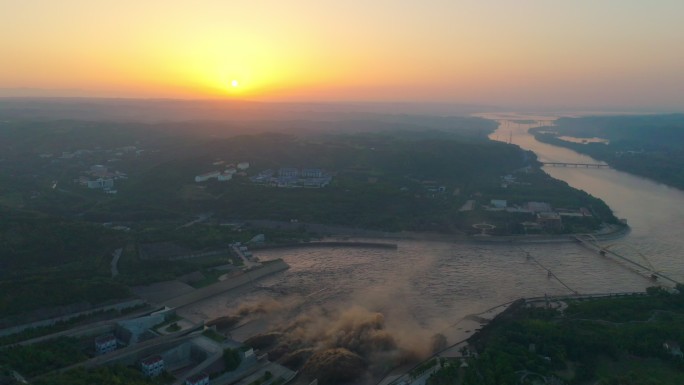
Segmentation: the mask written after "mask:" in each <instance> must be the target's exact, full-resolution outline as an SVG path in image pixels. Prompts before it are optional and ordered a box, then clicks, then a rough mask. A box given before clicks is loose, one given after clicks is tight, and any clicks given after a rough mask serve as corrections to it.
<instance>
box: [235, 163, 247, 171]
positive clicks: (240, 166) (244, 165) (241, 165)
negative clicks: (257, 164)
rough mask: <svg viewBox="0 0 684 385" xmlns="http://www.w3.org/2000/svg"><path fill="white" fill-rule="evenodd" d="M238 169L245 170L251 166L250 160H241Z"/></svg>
mask: <svg viewBox="0 0 684 385" xmlns="http://www.w3.org/2000/svg"><path fill="white" fill-rule="evenodd" d="M237 168H238V170H240V171H245V170H247V169H248V168H249V162H240V163H238V165H237Z"/></svg>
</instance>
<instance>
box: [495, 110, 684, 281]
mask: <svg viewBox="0 0 684 385" xmlns="http://www.w3.org/2000/svg"><path fill="white" fill-rule="evenodd" d="M487 117H489V118H491V119H496V120H498V121H499V122H500V126H499V129H498V130H497V131H496V132H494V133H493V134H492V135H490V138H491V139H494V140H502V141H509V140H510V141H511V143H513V144H516V145H518V146H520V147H522V148H524V149H526V150H531V151H534V153H535V154H537V157H538V158H539V160H540V161H543V162H575V163H601V162H599V161H597V160H595V159H592V158H590V157H588V156H585V155H582V154H578V153H576V152H574V151H572V150H568V149H564V148H560V147H556V146H552V145H548V144H544V143H540V142H538V141H537V140H536V139H534V136H532V135H530V134H529V133H528V129H529V128H531V127H533V126H535V125H536V124H516V123H514V122H513V121H512V119H511V117H510V116H496V115H488V116H487ZM518 119H520V118H518ZM522 119H525V118H522ZM529 119H532V120H541V121H544V124H546V123H547V122H549V121H550V118H549V117H535V116H532V117H529ZM544 171H546V172H547V173H548V174H550V175H551V176H553V177H554V178H556V179H560V180H563V181H566V182H567V183H568V184H570V185H571V186H573V187H575V188H578V189H581V190H584V191H586V192H588V193H590V194H592V195H594V196H596V197H599V198H601V199H603V200H604V201H605V202H606V203H607V204H608V205H609V206H610V207H611V208H612V209H613V211H614V212H615V214H616V216H618V217H619V218H624V219H626V220H627V223H628V224H629V226H630V228H631V233H630V234H629V235H628V236H627V237H625V238H623V239H621V240H619V241H618V242H616V243H615V245H613V246H611V249H614V250H616V251H619V252H620V253H621V254H624V255H627V256H629V257H630V258H633V259H634V260H637V261H638V262H640V263H642V264H643V262H644V261H647V264H648V263H650V264H651V265H652V266H653V267H654V268H655V270H656V271H660V272H662V273H664V274H666V275H668V276H670V277H672V278H674V279H676V280H677V281H680V282H682V281H684V258H682V250H684V237H682V231H683V230H684V191H681V190H678V189H676V188H672V187H668V186H665V185H663V184H660V183H657V182H654V181H651V180H648V179H645V178H642V177H638V176H634V175H631V174H628V173H625V172H621V171H616V170H613V169H595V168H591V169H587V168H572V167H568V168H566V167H552V166H546V167H544Z"/></svg>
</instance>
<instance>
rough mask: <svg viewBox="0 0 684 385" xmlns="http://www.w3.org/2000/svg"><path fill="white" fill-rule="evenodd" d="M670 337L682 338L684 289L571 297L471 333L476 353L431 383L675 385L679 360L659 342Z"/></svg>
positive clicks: (681, 369) (682, 370) (679, 379)
mask: <svg viewBox="0 0 684 385" xmlns="http://www.w3.org/2000/svg"><path fill="white" fill-rule="evenodd" d="M680 289H683V288H681V287H680ZM670 341H674V342H675V343H677V344H678V343H681V342H682V341H684V294H670V293H669V292H667V291H665V290H663V289H660V288H654V289H649V294H648V295H647V296H631V297H619V298H602V299H588V300H581V301H579V300H578V301H571V302H570V303H569V306H568V308H567V309H566V310H565V311H564V313H563V314H560V313H559V312H557V311H556V310H550V309H545V308H534V307H532V308H521V309H518V310H517V311H515V312H514V313H513V314H509V315H507V318H506V319H501V320H497V321H494V322H492V323H491V324H490V325H488V326H487V327H485V328H484V329H483V331H482V332H481V333H479V334H478V335H477V336H475V337H474V338H473V339H472V341H471V342H472V344H474V346H475V348H476V349H477V351H478V352H479V353H480V354H479V355H478V356H477V357H470V358H468V359H467V363H468V367H467V368H461V364H460V362H451V363H448V364H446V365H445V366H444V368H443V369H441V370H440V371H438V372H437V373H435V374H434V375H433V376H432V377H431V379H430V381H429V384H431V385H442V384H459V385H468V384H483V385H487V384H500V385H503V384H511V385H513V384H533V383H535V381H540V380H541V379H542V378H546V379H547V380H548V379H551V378H557V379H560V380H562V381H564V383H567V384H585V383H598V384H602V385H613V384H661V385H668V384H673V385H674V384H681V383H683V381H684V359H682V357H681V352H679V353H677V352H675V351H671V350H668V349H666V348H665V347H664V343H666V342H670Z"/></svg>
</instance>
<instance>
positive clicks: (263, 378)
mask: <svg viewBox="0 0 684 385" xmlns="http://www.w3.org/2000/svg"><path fill="white" fill-rule="evenodd" d="M271 378H273V373H271V372H270V371H268V370H267V371H265V372H264V374H263V375H262V376H261V377H259V378H257V379H256V380H254V381H252V382H250V383H249V385H261V384H265V383H266V382H268V381H269V380H270V379H271ZM274 383H275V382H274Z"/></svg>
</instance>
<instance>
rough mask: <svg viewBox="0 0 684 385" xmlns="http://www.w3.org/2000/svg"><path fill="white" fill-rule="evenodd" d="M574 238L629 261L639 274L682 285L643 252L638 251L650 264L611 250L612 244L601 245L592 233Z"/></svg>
mask: <svg viewBox="0 0 684 385" xmlns="http://www.w3.org/2000/svg"><path fill="white" fill-rule="evenodd" d="M574 238H575V240H577V241H578V242H579V243H581V244H582V245H583V246H585V247H587V248H588V249H591V250H594V251H597V252H598V254H600V255H602V256H604V257H605V256H607V255H611V256H613V257H615V258H616V259H618V260H620V261H622V262H626V263H627V267H630V268H631V269H632V270H633V271H635V272H637V273H639V274H643V273H646V274H647V275H648V278H651V279H654V280H655V279H658V278H662V279H664V280H666V281H670V282H672V283H674V284H675V285H680V284H681V282H679V281H677V280H675V279H673V278H670V277H668V276H667V275H665V274H663V273H661V272H659V271H656V270H655V268H654V267H653V265H652V264H651V262H649V261H648V259H647V258H646V256H645V255H643V254H641V253H639V252H637V253H638V254H639V255H640V256H641V258H643V259H644V262H645V263H646V264H647V265H648V266H644V265H643V264H642V263H639V262H637V261H635V260H633V259H631V258H628V257H626V256H624V255H622V254H619V253H617V252H615V251H613V250H610V249H609V247H610V246H602V245H600V244H599V242H598V240H597V239H596V238H595V237H594V236H592V235H590V234H582V235H578V236H575V237H574Z"/></svg>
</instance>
